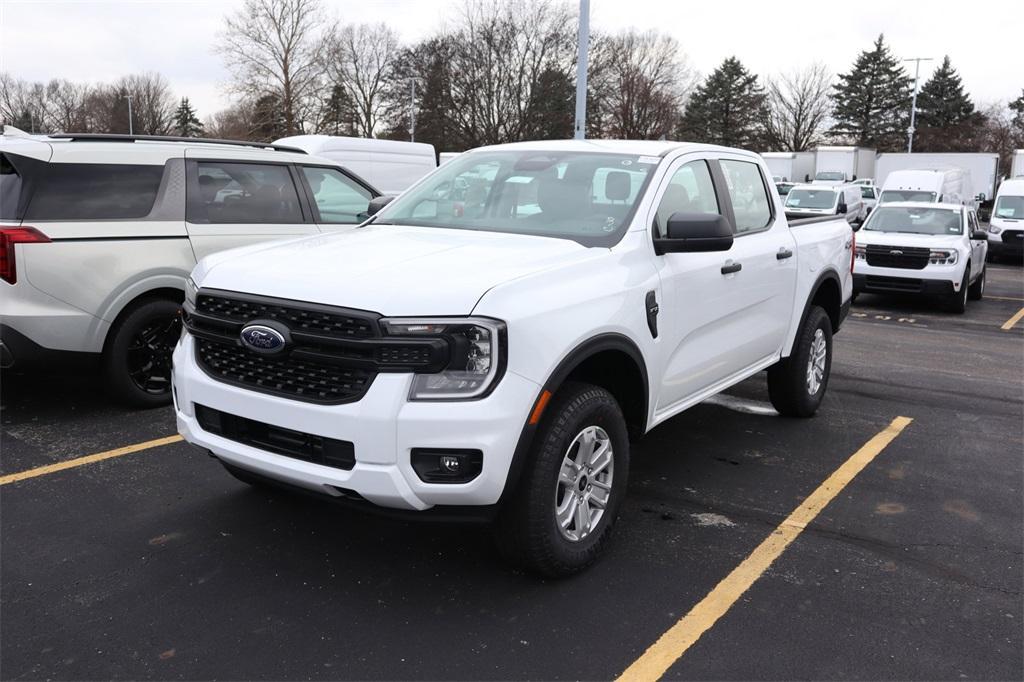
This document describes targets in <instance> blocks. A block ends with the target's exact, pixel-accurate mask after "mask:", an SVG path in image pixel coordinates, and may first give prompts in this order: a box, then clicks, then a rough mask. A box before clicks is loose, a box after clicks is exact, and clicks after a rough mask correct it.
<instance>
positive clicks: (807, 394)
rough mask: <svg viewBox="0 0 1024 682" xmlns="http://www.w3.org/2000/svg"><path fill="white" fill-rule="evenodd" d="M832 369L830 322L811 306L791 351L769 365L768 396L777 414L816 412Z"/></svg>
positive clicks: (798, 415) (810, 413) (792, 414)
mask: <svg viewBox="0 0 1024 682" xmlns="http://www.w3.org/2000/svg"><path fill="white" fill-rule="evenodd" d="M831 371H832V322H831V321H830V320H829V319H828V314H826V313H825V311H824V310H823V309H822V308H820V307H819V306H811V309H810V310H809V311H808V312H807V318H806V319H805V320H804V324H803V326H802V327H801V328H800V331H799V333H798V334H797V337H796V343H795V344H794V345H793V351H792V353H791V354H790V356H789V357H788V358H784V359H782V360H780V361H779V362H777V363H775V364H774V365H772V366H771V367H769V368H768V396H769V397H770V398H771V401H772V405H773V406H774V407H775V409H776V410H778V411H779V414H781V415H783V416H786V417H810V416H812V415H813V414H814V413H815V412H817V411H818V406H819V405H821V400H822V398H824V397H825V389H826V388H828V377H829V374H830V373H831Z"/></svg>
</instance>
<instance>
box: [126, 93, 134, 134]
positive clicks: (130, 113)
mask: <svg viewBox="0 0 1024 682" xmlns="http://www.w3.org/2000/svg"><path fill="white" fill-rule="evenodd" d="M124 98H125V99H126V100H128V134H129V135H134V134H135V129H134V128H133V127H132V96H131V95H125V96H124Z"/></svg>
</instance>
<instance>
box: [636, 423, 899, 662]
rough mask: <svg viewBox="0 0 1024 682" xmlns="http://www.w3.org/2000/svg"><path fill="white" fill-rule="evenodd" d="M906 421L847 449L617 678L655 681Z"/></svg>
mask: <svg viewBox="0 0 1024 682" xmlns="http://www.w3.org/2000/svg"><path fill="white" fill-rule="evenodd" d="M912 421H913V420H912V419H910V418H909V417H896V419H893V420H892V423H891V424H889V426H887V427H885V428H884V429H883V430H882V431H880V432H879V433H878V434H877V435H876V436H875V437H874V438H872V439H871V440H869V441H868V442H867V443H865V444H864V446H863V447H862V448H861V449H860V450H858V451H857V452H855V453H853V455H851V456H850V458H849V459H848V460H846V461H845V462H844V463H843V464H842V466H840V467H839V468H838V469H836V470H835V472H833V474H832V475H831V476H829V477H828V478H827V479H825V482H824V483H822V484H821V485H820V486H818V489H817V490H815V491H814V492H813V493H811V494H810V495H809V496H808V497H807V499H806V500H804V501H803V503H802V504H801V505H800V506H799V507H797V508H796V509H795V510H794V511H793V513H792V514H790V515H789V517H788V518H786V520H785V521H783V522H782V523H781V524H779V526H778V527H777V528H776V529H775V530H774V531H773V532H772V534H771V535H770V536H768V538H767V539H766V540H765V541H764V542H762V543H761V544H760V545H758V547H757V549H755V550H754V551H753V552H752V553H751V554H750V555H749V556H748V557H747V558H746V559H744V560H743V563H741V564H740V565H739V566H737V567H736V568H735V569H733V571H732V573H730V574H729V575H727V576H726V577H725V579H724V580H722V582H720V583H718V585H716V586H715V589H713V590H711V592H710V593H708V595H707V596H706V597H704V599H703V600H701V602H700V603H699V604H697V605H696V606H694V607H693V608H692V609H691V610H690V612H689V613H688V614H686V615H685V616H683V617H682V619H680V620H679V621H678V622H677V623H676V624H675V625H673V626H672V627H671V628H669V630H668V631H667V632H665V634H663V635H662V636H661V637H660V638H659V639H658V641H657V642H655V643H654V644H652V645H651V647H650V648H649V649H647V651H645V652H644V653H643V655H641V656H640V658H638V659H637V660H636V661H635V662H634V663H633V664H632V665H631V666H629V667H628V668H626V671H625V672H623V673H622V675H621V676H620V677H619V678H618V679H619V680H620V681H621V682H626V681H628V682H641V681H643V682H652V681H653V680H657V679H660V678H661V676H662V675H664V674H665V672H666V671H668V669H669V667H671V666H672V664H673V663H675V662H676V661H677V660H679V658H680V657H682V655H683V654H684V653H686V650H687V649H689V648H690V647H691V646H692V645H693V644H694V643H695V642H696V641H697V640H698V639H700V636H701V635H702V634H704V633H705V632H706V631H707V630H709V629H710V628H711V626H713V625H714V624H715V622H716V621H717V620H718V619H719V618H721V617H722V616H723V615H725V613H726V612H727V611H728V610H729V608H730V607H731V606H732V605H733V604H735V603H736V601H737V600H738V599H739V598H740V597H741V596H743V593H744V592H746V591H747V590H748V589H749V588H750V586H751V585H753V584H754V582H755V581H756V580H757V579H758V578H760V577H761V575H762V574H763V573H764V572H765V571H766V570H767V569H768V567H769V566H771V565H772V562H774V561H775V560H776V559H778V558H779V556H780V555H781V554H782V552H784V551H785V549H786V547H788V546H789V543H791V542H793V540H795V539H796V538H797V536H799V535H800V533H801V532H803V530H804V528H806V527H807V524H809V523H810V522H811V521H813V520H814V518H815V517H816V516H817V515H818V513H819V512H821V510H822V509H824V508H825V507H826V506H827V505H828V503H829V502H831V501H832V500H833V499H834V498H835V496H836V495H838V494H839V493H840V491H842V490H843V488H845V487H846V486H847V484H849V482H850V481H852V480H853V479H854V477H855V476H856V475H857V474H859V473H860V472H861V471H862V470H863V469H864V467H866V466H867V465H868V464H870V463H871V461H872V460H873V459H874V458H875V456H876V455H878V453H880V452H881V451H882V450H884V449H885V447H886V446H887V445H889V443H891V442H892V441H893V440H894V439H895V438H896V436H898V435H900V433H902V431H903V429H905V428H907V425H909V424H910V422H912Z"/></svg>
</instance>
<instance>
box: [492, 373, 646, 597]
mask: <svg viewBox="0 0 1024 682" xmlns="http://www.w3.org/2000/svg"><path fill="white" fill-rule="evenodd" d="M588 430H589V431H591V433H596V434H601V433H603V434H604V436H607V443H608V444H610V446H611V448H612V455H611V482H610V484H609V487H608V489H607V497H606V498H605V503H606V505H605V507H604V509H603V512H602V513H600V514H599V516H598V517H597V520H596V522H595V525H594V526H593V527H592V529H591V530H590V531H589V533H588V534H585V535H584V534H582V533H579V535H580V536H579V537H577V538H576V539H570V538H569V537H567V534H573V533H574V531H573V529H572V528H571V527H567V528H566V530H564V531H563V530H562V528H560V525H559V522H558V519H557V510H558V508H559V506H560V501H561V502H564V504H565V505H566V506H565V508H566V510H569V509H576V508H577V507H579V503H577V504H576V505H575V506H573V504H572V502H573V500H572V498H574V497H575V498H576V499H577V500H578V499H584V501H586V502H587V505H588V506H585V507H583V508H584V510H587V509H590V507H589V504H595V506H594V507H593V509H594V510H599V509H600V507H598V506H596V502H595V499H599V495H600V494H602V493H601V490H602V489H604V487H603V486H600V484H599V483H598V480H599V479H598V476H602V475H604V473H605V472H607V471H608V469H607V468H605V470H604V472H602V473H595V474H593V478H592V479H588V478H587V476H588V473H587V471H586V470H585V469H580V470H579V473H578V479H577V480H576V481H575V482H574V483H573V484H571V485H567V484H565V483H560V481H559V474H560V472H561V470H562V467H563V463H566V462H567V461H568V460H569V458H570V457H571V456H573V455H574V453H575V455H576V456H580V457H582V456H583V455H584V454H585V453H581V452H580V449H579V446H576V445H575V444H574V443H575V441H576V439H577V437H579V436H583V434H584V433H586V432H587V431H588ZM571 446H572V450H570V447H571ZM529 457H530V459H529V462H528V464H527V466H526V469H525V471H524V472H523V474H522V478H521V479H520V481H519V484H518V486H517V488H516V490H515V492H514V493H513V495H512V498H511V499H510V500H509V503H508V504H506V505H505V507H504V508H503V509H502V510H501V513H500V514H499V516H498V519H497V521H496V522H495V524H494V532H495V540H496V542H497V545H498V548H499V549H500V550H501V552H502V554H504V555H505V557H506V558H508V559H510V560H511V561H513V562H515V563H517V564H519V565H520V566H522V567H523V568H526V569H527V570H530V571H533V572H536V573H539V574H541V575H545V576H550V577H559V576H567V575H571V574H573V573H577V572H579V571H581V570H583V569H584V568H586V567H587V566H589V565H591V564H592V563H594V562H595V561H597V559H598V557H600V555H601V554H602V552H603V551H604V549H605V547H606V546H607V544H608V541H609V538H610V537H611V532H612V527H613V526H614V525H615V519H616V517H617V516H618V513H619V507H620V506H621V504H622V499H623V498H624V497H625V495H626V485H627V477H628V474H629V437H628V434H627V431H626V421H625V419H624V418H623V416H622V410H621V408H620V407H619V404H618V403H617V402H616V400H615V398H614V397H612V395H611V394H610V393H609V392H608V391H606V390H605V389H603V388H600V387H597V386H592V385H590V384H580V383H573V382H570V383H566V384H565V385H563V386H562V387H561V388H560V389H559V391H558V393H557V394H556V395H555V397H554V398H553V399H552V401H551V404H550V405H548V408H547V411H546V412H545V414H544V418H543V420H542V422H541V425H540V428H539V429H538V431H537V433H536V435H535V436H534V441H533V445H532V447H531V451H530V453H529ZM603 482H604V483H607V479H604V480H603ZM591 485H592V486H598V491H597V492H594V491H592V490H591ZM584 488H585V489H584ZM570 491H571V492H570ZM583 513H586V512H583ZM567 516H569V517H572V518H571V519H570V520H569V522H570V526H578V523H577V519H578V518H580V517H579V516H576V515H575V514H573V513H572V512H569V513H568V514H567ZM588 518H593V517H592V516H588Z"/></svg>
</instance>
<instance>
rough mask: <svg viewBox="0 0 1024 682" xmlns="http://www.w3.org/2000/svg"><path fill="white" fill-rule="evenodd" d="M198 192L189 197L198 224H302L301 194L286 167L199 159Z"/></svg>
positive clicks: (190, 211)
mask: <svg viewBox="0 0 1024 682" xmlns="http://www.w3.org/2000/svg"><path fill="white" fill-rule="evenodd" d="M198 180H199V191H198V195H197V194H196V193H194V192H192V193H190V195H189V197H188V207H187V216H188V221H189V222H190V223H195V224H246V223H250V224H251V223H301V222H303V219H302V209H300V208H299V195H298V193H297V192H296V190H295V183H294V182H292V176H291V174H290V173H289V172H288V167H287V166H282V165H277V164H257V163H235V162H226V161H200V162H199V163H198Z"/></svg>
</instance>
